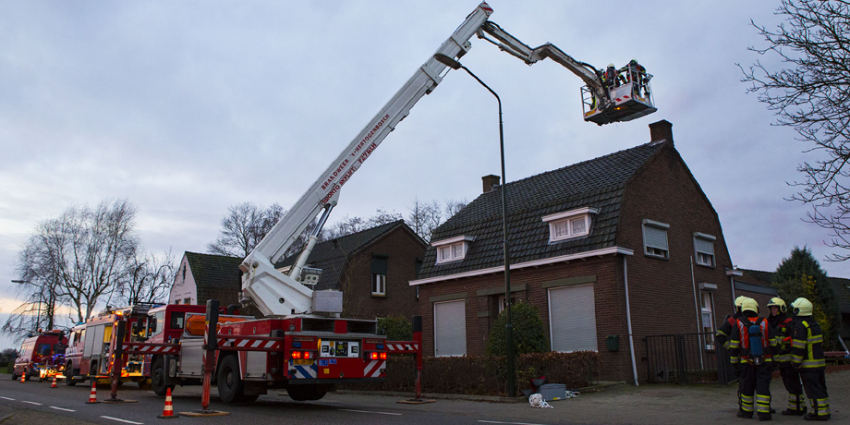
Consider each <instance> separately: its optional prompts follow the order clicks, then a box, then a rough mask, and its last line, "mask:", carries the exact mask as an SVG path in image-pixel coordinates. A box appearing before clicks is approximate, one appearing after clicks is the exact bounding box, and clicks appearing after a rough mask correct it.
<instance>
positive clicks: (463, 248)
mask: <svg viewBox="0 0 850 425" xmlns="http://www.w3.org/2000/svg"><path fill="white" fill-rule="evenodd" d="M473 240H475V237H473V236H455V237H453V238H449V239H443V240H441V241H436V242H431V246H433V247H434V248H437V264H442V263H450V262H452V261H460V260H463V259H464V258H466V253H467V252H468V251H469V243H470V242H472V241H473Z"/></svg>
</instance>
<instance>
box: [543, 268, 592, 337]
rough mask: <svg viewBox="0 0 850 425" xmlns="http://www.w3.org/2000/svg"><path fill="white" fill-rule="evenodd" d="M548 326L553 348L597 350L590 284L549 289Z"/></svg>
mask: <svg viewBox="0 0 850 425" xmlns="http://www.w3.org/2000/svg"><path fill="white" fill-rule="evenodd" d="M549 329H550V335H549V339H550V340H551V341H552V351H561V352H569V351H596V350H597V347H596V308H595V306H594V301H593V285H582V286H568V287H565V288H553V289H550V290H549Z"/></svg>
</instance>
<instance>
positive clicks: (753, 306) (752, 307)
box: [741, 297, 759, 314]
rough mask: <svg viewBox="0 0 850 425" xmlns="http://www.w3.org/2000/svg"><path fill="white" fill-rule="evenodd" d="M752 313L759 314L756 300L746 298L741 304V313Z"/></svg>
mask: <svg viewBox="0 0 850 425" xmlns="http://www.w3.org/2000/svg"><path fill="white" fill-rule="evenodd" d="M745 311H752V312H753V313H755V314H758V313H759V303H758V302H756V300H754V299H752V298H749V297H747V299H745V300H744V302H743V303H741V312H742V313H743V312H745Z"/></svg>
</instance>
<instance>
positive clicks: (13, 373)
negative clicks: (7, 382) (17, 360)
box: [12, 369, 18, 381]
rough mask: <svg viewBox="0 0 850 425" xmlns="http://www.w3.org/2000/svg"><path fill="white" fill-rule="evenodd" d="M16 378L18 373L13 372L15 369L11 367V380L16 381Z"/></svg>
mask: <svg viewBox="0 0 850 425" xmlns="http://www.w3.org/2000/svg"><path fill="white" fill-rule="evenodd" d="M17 379H18V374H17V373H15V369H12V380H13V381H16V380H17Z"/></svg>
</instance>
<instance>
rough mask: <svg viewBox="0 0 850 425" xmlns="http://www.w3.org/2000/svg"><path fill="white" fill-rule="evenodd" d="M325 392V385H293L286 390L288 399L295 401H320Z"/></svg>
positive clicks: (326, 389)
mask: <svg viewBox="0 0 850 425" xmlns="http://www.w3.org/2000/svg"><path fill="white" fill-rule="evenodd" d="M327 392H328V388H327V386H325V385H293V386H290V387H288V388H287V389H286V393H287V394H289V398H291V399H293V400H295V401H308V400H321V399H322V397H324V396H325V394H327Z"/></svg>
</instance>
